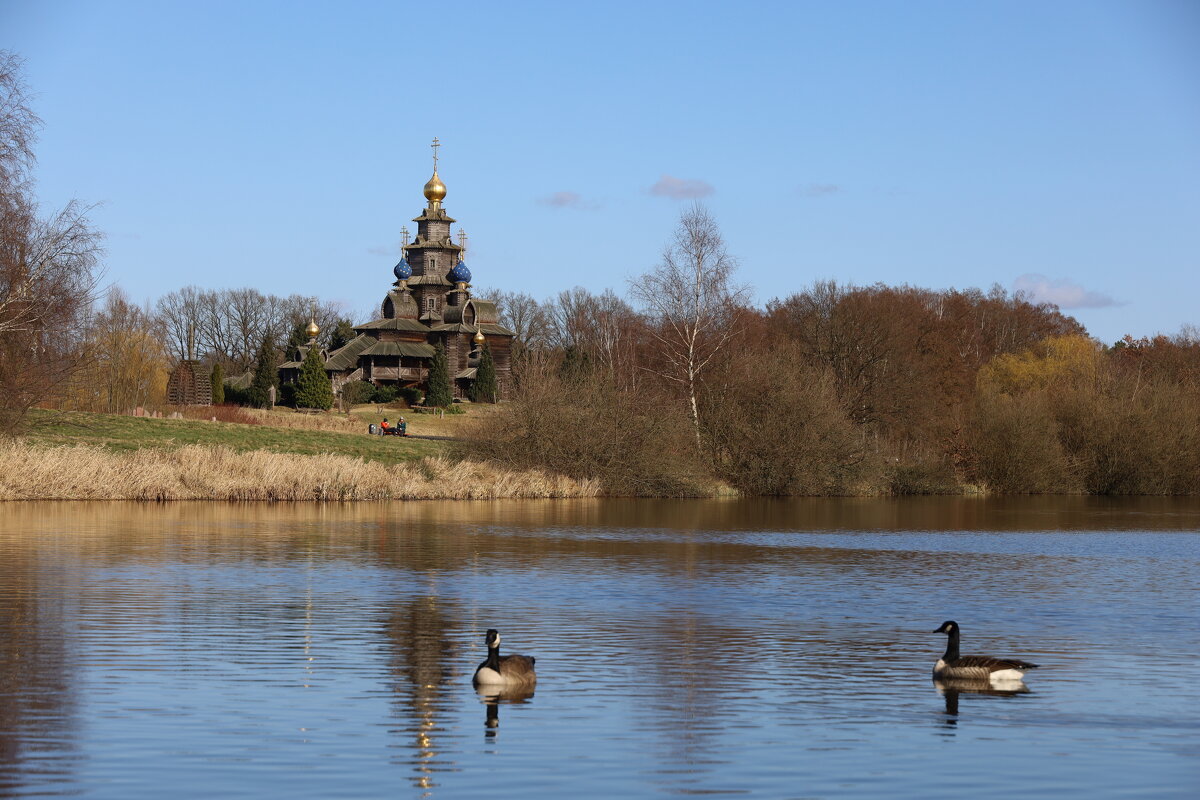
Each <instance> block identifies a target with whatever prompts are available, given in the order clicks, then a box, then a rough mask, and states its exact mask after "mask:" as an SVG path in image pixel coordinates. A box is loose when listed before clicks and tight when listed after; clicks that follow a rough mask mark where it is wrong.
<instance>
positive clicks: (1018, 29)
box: [0, 0, 1200, 341]
mask: <svg viewBox="0 0 1200 800" xmlns="http://www.w3.org/2000/svg"><path fill="white" fill-rule="evenodd" d="M0 48H5V49H9V50H12V51H15V52H17V53H18V54H19V55H21V56H22V57H23V58H25V59H26V78H27V81H28V83H29V84H30V86H31V88H32V89H33V90H34V92H35V93H36V94H37V98H36V107H37V111H38V113H39V114H40V115H41V116H42V117H43V119H44V120H45V129H44V131H43V133H42V137H41V141H40V143H39V146H38V152H39V169H38V178H39V191H40V195H41V197H42V198H43V200H44V201H45V202H46V203H47V205H61V204H62V203H64V202H66V201H67V200H69V199H71V198H73V197H74V198H79V199H81V200H83V201H87V202H99V203H101V204H102V205H101V206H100V207H99V208H98V209H97V210H96V212H95V219H96V221H97V222H98V224H99V225H100V226H101V227H102V228H103V229H104V230H106V231H107V232H108V235H109V240H108V256H107V259H106V265H107V274H108V278H109V280H110V281H113V282H116V283H117V284H119V285H120V286H122V287H123V288H124V289H126V290H127V291H128V292H129V293H130V294H131V295H132V296H133V297H134V298H136V299H138V300H146V299H154V298H156V297H157V296H159V295H160V294H162V293H165V292H167V291H171V290H173V289H177V288H180V287H181V286H184V285H187V284H193V283H194V284H197V285H200V286H204V287H211V288H225V287H230V288H232V287H239V286H254V287H257V288H259V289H261V290H263V291H267V292H274V293H279V294H288V293H291V292H298V293H303V294H317V295H319V296H321V297H322V298H325V299H337V300H341V301H343V302H345V303H346V304H347V306H348V308H349V309H352V310H354V311H355V312H356V316H359V315H361V314H362V313H365V312H366V311H367V310H368V309H369V308H371V307H372V306H374V305H375V304H376V303H377V302H378V301H379V299H380V298H381V297H382V295H383V293H384V292H385V291H386V289H387V288H388V286H389V285H390V281H391V275H390V269H391V266H392V264H394V263H395V260H396V255H397V253H398V242H399V231H400V227H401V226H402V225H407V226H408V227H409V229H410V230H413V229H414V228H415V225H414V224H413V223H411V222H410V221H409V220H410V219H411V218H412V217H414V216H416V215H417V214H418V213H419V212H420V209H421V208H422V206H423V205H424V199H423V198H422V196H421V187H422V185H423V184H424V183H425V181H426V180H427V179H428V177H429V174H430V171H431V170H430V165H431V162H430V149H429V142H430V140H431V139H432V138H433V137H434V136H437V137H439V138H440V140H441V141H442V142H443V143H444V147H443V148H442V150H441V170H440V172H441V175H442V178H443V179H444V180H445V182H446V185H447V187H448V195H447V197H446V208H447V210H448V211H449V212H450V213H451V214H452V215H453V216H454V217H455V218H457V219H458V220H459V223H460V224H461V225H462V227H464V228H465V229H466V230H467V233H468V236H469V247H470V251H469V256H468V263H469V265H470V267H471V269H472V271H473V273H474V275H475V284H476V285H477V286H488V287H500V288H505V289H512V290H521V291H527V292H529V293H530V294H532V295H534V296H536V297H547V296H549V295H551V294H554V293H557V292H558V291H560V290H562V289H567V288H570V287H572V286H576V285H579V286H584V287H586V288H588V289H590V290H593V291H601V290H603V289H605V288H613V289H615V290H617V291H618V292H621V293H623V292H624V290H625V282H626V279H627V278H628V277H630V276H634V275H637V274H639V273H641V272H644V271H646V270H648V269H651V268H653V267H654V265H655V264H656V263H657V261H658V258H659V255H660V253H661V250H662V247H663V245H664V244H665V243H666V242H667V240H668V239H669V237H670V235H671V232H672V229H673V227H674V225H675V222H676V220H677V218H678V215H679V213H680V211H681V208H682V207H684V206H686V205H688V204H690V203H692V202H694V201H695V200H697V199H699V200H700V201H702V202H704V203H705V204H706V205H707V206H708V207H709V209H710V210H711V211H712V213H713V214H714V216H715V217H716V218H717V220H718V222H719V223H720V225H721V228H722V231H723V233H724V234H725V237H726V240H727V243H728V246H729V249H730V251H731V252H732V253H733V254H734V255H735V256H736V257H737V258H738V261H739V263H740V265H741V267H740V271H739V277H740V279H741V280H742V281H744V282H746V283H748V284H750V285H751V286H752V287H753V288H754V291H755V298H756V300H757V301H758V302H766V301H767V300H768V299H770V298H772V297H777V296H785V295H787V294H789V293H791V292H794V291H797V290H799V289H801V288H803V287H805V286H808V285H810V284H811V283H812V282H813V281H814V280H820V279H826V278H834V279H837V280H839V281H843V282H850V283H858V284H866V283H873V282H876V281H882V282H884V283H888V284H902V283H907V284H912V285H917V286H926V287H935V288H943V287H951V286H953V287H959V288H965V287H971V286H978V287H982V288H985V289H986V288H987V287H989V286H991V285H992V284H997V283H998V284H1000V285H1002V286H1004V287H1006V288H1009V289H1012V288H1026V289H1028V290H1031V291H1035V292H1040V293H1041V296H1043V297H1046V298H1049V299H1057V300H1060V301H1061V302H1062V304H1063V305H1064V308H1065V310H1067V311H1068V312H1069V313H1072V314H1074V315H1075V316H1076V317H1078V318H1079V319H1080V320H1081V321H1082V322H1083V323H1084V324H1085V325H1086V326H1087V327H1088V329H1089V330H1090V331H1091V332H1092V333H1093V334H1094V335H1096V336H1097V337H1099V338H1101V339H1103V340H1105V341H1112V340H1115V339H1116V338H1118V337H1120V336H1121V335H1122V334H1123V333H1126V332H1129V333H1132V334H1134V335H1138V336H1140V335H1148V334H1153V333H1155V332H1160V331H1161V332H1168V333H1171V332H1175V331H1178V330H1179V328H1180V326H1181V325H1183V324H1185V323H1193V324H1200V308H1198V307H1197V303H1196V300H1197V298H1198V297H1200V3H1195V2H1190V0H1128V1H1126V2H1113V1H1112V0H1091V1H1089V2H1070V1H1069V0H1056V2H1051V3H1047V2H1044V1H1040V2H1004V3H996V2H983V1H979V2H968V3H964V2H956V1H955V2H951V1H948V2H922V1H920V0H917V1H916V2H899V1H897V2H791V3H784V2H776V3H766V2H757V3H756V2H742V3H729V2H725V3H705V2H690V3H675V2H653V1H652V0H643V2H637V3H624V2H613V3H592V4H576V3H565V2H545V3H534V2H512V3H469V2H456V3H433V2H423V3H274V2H203V3H161V2H150V3H131V2H88V3H78V2H68V1H65V0H55V2H44V0H0ZM456 227H457V226H456Z"/></svg>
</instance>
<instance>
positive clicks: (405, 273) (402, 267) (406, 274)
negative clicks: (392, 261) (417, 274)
mask: <svg viewBox="0 0 1200 800" xmlns="http://www.w3.org/2000/svg"><path fill="white" fill-rule="evenodd" d="M392 274H393V275H395V276H396V280H398V281H406V280H408V279H409V278H411V277H412V267H410V266H409V265H408V260H407V259H404V258H401V259H400V263H399V264H397V265H396V266H395V267H394V268H393V269H392Z"/></svg>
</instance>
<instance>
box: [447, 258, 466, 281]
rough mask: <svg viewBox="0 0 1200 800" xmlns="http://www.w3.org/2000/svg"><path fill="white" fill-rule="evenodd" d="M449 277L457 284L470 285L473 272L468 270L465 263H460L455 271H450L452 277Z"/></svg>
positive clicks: (455, 267) (456, 265)
mask: <svg viewBox="0 0 1200 800" xmlns="http://www.w3.org/2000/svg"><path fill="white" fill-rule="evenodd" d="M448 277H449V278H450V280H452V281H454V282H455V283H470V282H471V270H469V269H467V265H466V263H465V262H463V261H459V262H458V263H457V264H455V265H454V269H452V270H450V275H449V276H448Z"/></svg>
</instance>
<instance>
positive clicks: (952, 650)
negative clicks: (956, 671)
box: [942, 629, 958, 661]
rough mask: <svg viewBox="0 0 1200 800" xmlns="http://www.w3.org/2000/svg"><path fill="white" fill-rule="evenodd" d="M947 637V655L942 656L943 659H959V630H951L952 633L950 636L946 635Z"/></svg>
mask: <svg viewBox="0 0 1200 800" xmlns="http://www.w3.org/2000/svg"><path fill="white" fill-rule="evenodd" d="M946 639H947V641H946V655H944V656H942V660H943V661H956V660H958V630H957V629H955V630H952V631H950V634H949V636H947V637H946Z"/></svg>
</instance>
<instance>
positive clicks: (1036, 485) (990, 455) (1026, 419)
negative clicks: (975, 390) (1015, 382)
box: [968, 392, 1082, 494]
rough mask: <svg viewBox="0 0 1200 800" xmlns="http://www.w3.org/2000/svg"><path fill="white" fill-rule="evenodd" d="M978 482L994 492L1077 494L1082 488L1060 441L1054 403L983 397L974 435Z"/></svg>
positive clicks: (1029, 398)
mask: <svg viewBox="0 0 1200 800" xmlns="http://www.w3.org/2000/svg"><path fill="white" fill-rule="evenodd" d="M968 440H969V442H970V446H971V450H972V453H973V456H974V459H973V460H974V469H973V473H974V477H975V478H976V479H977V480H979V481H981V482H982V483H984V484H985V485H986V486H987V487H988V488H989V489H991V490H992V491H994V492H1002V493H1005V494H1040V493H1046V492H1077V491H1079V490H1080V489H1081V488H1082V487H1081V486H1080V483H1079V481H1078V479H1077V478H1076V477H1075V475H1074V470H1073V469H1072V465H1071V460H1070V459H1069V458H1068V457H1067V453H1066V451H1065V450H1064V449H1063V446H1062V443H1061V442H1060V441H1059V425H1058V422H1057V420H1055V418H1054V414H1053V413H1052V411H1051V408H1050V405H1049V403H1047V402H1045V400H1044V399H1043V398H1042V397H1040V396H1038V395H1021V396H1017V397H1010V396H1008V395H1003V394H992V393H990V392H984V393H982V395H981V397H979V398H978V399H977V400H976V404H975V409H974V415H973V418H972V420H971V425H970V433H969V435H968Z"/></svg>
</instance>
